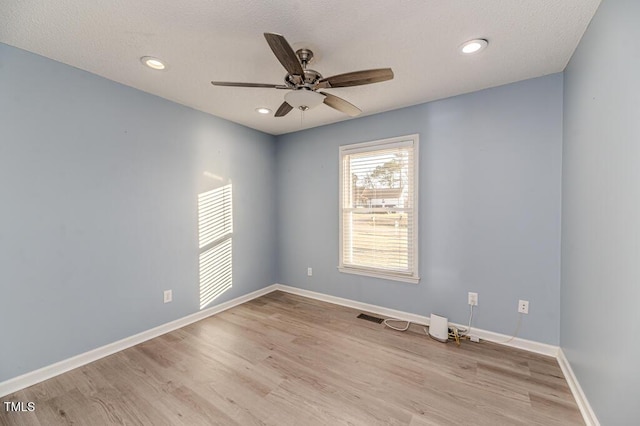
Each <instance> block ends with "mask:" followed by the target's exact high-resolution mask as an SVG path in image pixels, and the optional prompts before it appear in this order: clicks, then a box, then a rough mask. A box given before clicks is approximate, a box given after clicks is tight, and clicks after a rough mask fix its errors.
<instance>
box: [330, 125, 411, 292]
mask: <svg viewBox="0 0 640 426" xmlns="http://www.w3.org/2000/svg"><path fill="white" fill-rule="evenodd" d="M401 142H406V144H402V143H401ZM410 145H413V156H414V170H413V200H414V203H413V214H414V223H413V232H412V240H413V248H412V250H413V256H414V264H413V271H412V272H411V273H407V274H405V273H394V272H385V271H381V270H378V269H372V268H367V267H363V266H359V267H355V266H346V265H344V263H343V259H344V257H343V255H344V251H343V250H344V247H343V245H344V244H343V242H344V239H343V231H344V229H343V207H342V205H343V200H342V196H343V195H342V194H343V178H344V176H343V175H344V171H343V170H342V168H343V157H344V156H345V155H349V154H356V153H359V152H365V151H371V150H374V149H376V150H377V149H384V148H385V147H391V146H393V147H398V146H410ZM419 145H420V144H419V135H418V134H417V133H415V134H412V135H406V136H398V137H394V138H388V139H382V140H377V141H371V142H361V143H355V144H350V145H341V146H340V147H339V151H338V153H339V164H340V166H339V167H340V172H339V177H338V185H339V186H338V189H339V192H338V228H339V236H338V239H339V241H338V245H339V250H338V256H339V258H338V270H339V271H340V272H343V273H348V274H356V275H364V276H368V277H374V278H383V279H387V280H393V281H403V282H408V283H413V284H417V283H418V282H419V281H420V276H419V273H418V270H419V264H420V256H419V252H418V245H419V241H418V236H419V235H420V233H419V232H418V222H419V217H420V216H419V214H418V205H419V202H418V194H419V193H420V191H419V190H418V182H419V181H420V179H419V176H418V174H419V171H420V152H419Z"/></svg>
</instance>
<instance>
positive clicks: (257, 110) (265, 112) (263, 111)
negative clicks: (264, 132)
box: [256, 107, 271, 114]
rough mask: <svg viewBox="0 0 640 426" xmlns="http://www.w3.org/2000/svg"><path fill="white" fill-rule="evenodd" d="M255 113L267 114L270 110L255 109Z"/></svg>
mask: <svg viewBox="0 0 640 426" xmlns="http://www.w3.org/2000/svg"><path fill="white" fill-rule="evenodd" d="M256 112H257V113H259V114H269V113H270V112H271V110H270V109H269V108H264V107H262V108H256Z"/></svg>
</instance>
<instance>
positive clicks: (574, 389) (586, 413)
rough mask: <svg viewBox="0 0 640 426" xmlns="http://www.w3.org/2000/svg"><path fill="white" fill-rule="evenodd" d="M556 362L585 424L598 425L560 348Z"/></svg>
mask: <svg viewBox="0 0 640 426" xmlns="http://www.w3.org/2000/svg"><path fill="white" fill-rule="evenodd" d="M558 364H560V368H561V369H562V373H563V374H564V377H565V378H566V379H567V383H569V388H571V393H572V394H573V397H574V398H575V399H576V403H577V404H578V408H579V409H580V412H581V413H582V418H583V419H584V422H585V423H586V425H587V426H600V422H599V421H598V418H597V417H596V413H595V412H594V411H593V408H591V404H589V400H587V396H586V395H585V394H584V391H583V390H582V387H581V386H580V383H579V382H578V379H577V378H576V375H575V374H574V373H573V369H572V368H571V364H570V363H569V360H568V359H567V357H566V356H565V354H564V351H563V350H562V348H560V350H559V351H558Z"/></svg>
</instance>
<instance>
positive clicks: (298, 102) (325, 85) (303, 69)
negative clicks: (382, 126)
mask: <svg viewBox="0 0 640 426" xmlns="http://www.w3.org/2000/svg"><path fill="white" fill-rule="evenodd" d="M264 37H265V38H266V39H267V43H269V47H271V50H272V51H273V53H274V54H275V55H276V58H278V60H279V61H280V63H281V64H282V66H283V67H284V68H285V69H286V70H287V75H286V76H285V77H284V84H262V83H235V82H228V81H212V82H211V84H213V85H214V86H234V87H262V88H271V89H287V90H289V92H287V93H286V94H285V96H284V99H285V100H284V102H283V103H282V105H280V107H279V108H278V110H277V111H276V113H275V116H276V117H284V116H285V115H287V114H288V113H289V112H290V111H291V110H293V109H294V108H298V109H300V110H302V111H306V110H308V109H310V108H313V107H314V106H317V105H319V104H321V103H324V104H325V105H328V106H330V107H331V108H334V109H337V110H338V111H341V112H343V113H345V114H348V115H350V116H352V117H355V116H356V115H359V114H360V113H361V112H362V111H361V110H360V108H358V107H356V106H355V105H353V104H351V103H349V102H347V101H345V100H344V99H342V98H340V97H338V96H335V95H332V94H331V93H326V92H321V91H320V89H330V88H335V87H352V86H362V85H364V84H371V83H379V82H381V81H387V80H391V79H393V71H392V70H391V68H378V69H372V70H363V71H354V72H348V73H345V74H339V75H334V76H332V77H326V78H325V77H323V76H322V74H320V73H319V72H318V71H315V70H312V69H309V68H307V65H308V64H309V63H310V62H311V60H312V59H313V52H312V51H311V50H309V49H304V48H303V49H298V50H297V51H296V52H294V51H293V49H292V48H291V46H290V45H289V43H288V42H287V40H286V39H285V38H284V36H282V35H280V34H275V33H264Z"/></svg>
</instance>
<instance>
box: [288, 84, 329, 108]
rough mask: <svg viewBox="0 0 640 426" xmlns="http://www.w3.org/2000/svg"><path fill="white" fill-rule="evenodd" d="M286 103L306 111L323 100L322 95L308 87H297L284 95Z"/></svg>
mask: <svg viewBox="0 0 640 426" xmlns="http://www.w3.org/2000/svg"><path fill="white" fill-rule="evenodd" d="M284 100H285V102H286V103H288V104H289V105H291V106H292V107H294V108H298V109H299V110H302V111H306V110H308V109H311V108H314V107H317V106H318V105H320V104H321V103H322V102H324V96H323V95H321V94H320V93H318V92H314V91H313V90H309V89H299V90H293V91H291V92H287V93H286V94H285V95H284Z"/></svg>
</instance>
